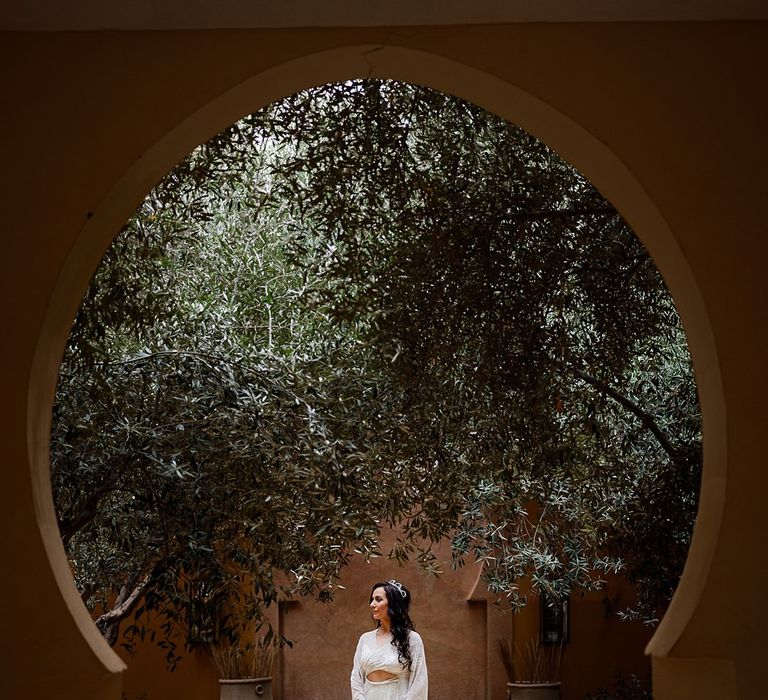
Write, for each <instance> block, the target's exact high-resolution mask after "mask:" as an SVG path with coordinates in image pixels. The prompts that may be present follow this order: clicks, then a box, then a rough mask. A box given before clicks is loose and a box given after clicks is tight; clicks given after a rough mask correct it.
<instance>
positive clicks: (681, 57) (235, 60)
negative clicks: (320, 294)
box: [0, 22, 768, 700]
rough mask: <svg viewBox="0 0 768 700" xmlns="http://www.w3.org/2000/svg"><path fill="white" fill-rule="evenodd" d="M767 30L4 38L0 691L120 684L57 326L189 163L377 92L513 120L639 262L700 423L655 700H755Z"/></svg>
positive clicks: (767, 480)
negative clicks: (694, 490)
mask: <svg viewBox="0 0 768 700" xmlns="http://www.w3.org/2000/svg"><path fill="white" fill-rule="evenodd" d="M767 59H768V27H766V25H765V24H764V23H760V22H744V23H719V22H712V23H702V24H687V23H658V24H589V25H585V24H564V25H560V24H528V25H489V26H466V27H464V26H443V27H421V28H419V27H400V28H393V29H391V30H390V29H387V28H369V29H360V28H345V29H296V30H254V31H235V30H233V31H207V32H205V31H204V32H162V31H159V32H123V33H120V32H116V33H110V32H92V33H67V32H61V33H18V34H6V35H3V36H2V37H0V66H2V69H0V70H1V73H0V75H1V78H0V79H1V80H2V86H1V87H2V95H3V104H4V108H5V109H4V110H3V117H2V119H3V122H2V130H0V141H1V142H2V148H1V150H0V152H2V154H3V188H2V212H3V236H2V253H1V254H0V284H1V285H2V288H1V289H0V320H1V321H2V328H3V330H4V332H5V338H6V340H5V342H4V343H3V344H2V345H1V346H0V366H1V367H2V387H1V388H2V397H3V400H2V403H0V426H2V431H3V448H4V454H3V467H2V469H0V519H2V522H1V526H0V533H2V535H0V536H1V537H2V550H3V555H4V557H3V560H4V572H3V576H2V577H0V594H1V595H0V598H1V599H2V601H3V623H4V634H3V635H2V638H1V639H2V641H0V659H2V663H3V669H4V673H3V674H1V675H0V696H2V697H4V698H9V699H15V698H26V697H57V698H62V699H64V700H66V699H68V698H73V699H74V698H77V700H88V699H90V698H108V699H111V700H117V698H118V697H119V694H120V671H121V669H122V663H121V662H120V660H119V659H118V658H117V657H116V656H115V655H114V654H113V653H112V652H111V651H110V650H109V649H108V648H106V647H105V645H104V644H103V642H102V641H101V639H100V638H99V635H98V634H97V633H96V631H95V629H94V628H93V625H92V624H91V622H90V620H89V619H88V616H87V615H86V613H85V611H84V609H83V608H82V605H81V603H80V602H79V599H78V597H77V594H76V591H74V588H73V586H72V583H71V580H70V578H69V572H68V567H67V564H66V560H65V557H64V554H63V551H62V548H61V545H60V542H59V540H58V535H57V532H56V525H55V519H54V516H53V509H52V506H51V500H50V485H49V480H48V464H47V453H48V450H47V443H48V427H49V420H50V406H51V400H52V395H53V390H54V386H55V380H56V370H57V367H58V361H59V358H60V355H61V351H62V348H63V346H64V343H65V340H66V335H67V331H68V327H69V323H70V322H71V319H72V317H73V315H74V313H75V310H76V308H77V305H78V303H79V299H80V297H81V295H82V293H83V291H84V289H85V287H86V285H87V283H88V279H89V276H90V274H91V273H92V271H93V269H94V268H95V266H96V264H97V261H98V259H99V257H100V255H101V254H102V252H103V251H104V249H105V247H106V245H107V244H108V242H109V240H110V238H111V237H112V236H113V235H114V233H115V232H116V231H117V230H118V228H119V227H120V225H121V224H122V223H123V222H124V221H125V219H126V218H127V216H128V215H129V213H130V212H131V210H132V209H134V208H135V207H136V205H137V204H138V203H139V201H140V200H141V197H142V196H143V195H144V194H145V193H146V192H147V191H148V190H149V189H150V187H151V186H152V185H153V184H154V183H155V182H156V181H157V180H158V179H159V178H160V177H161V176H162V175H163V174H164V172H166V171H167V170H168V169H169V168H170V167H171V166H172V164H173V163H174V162H175V161H177V160H178V159H179V158H181V157H182V156H183V155H184V154H185V153H186V152H188V151H189V150H190V149H191V148H192V147H194V146H195V145H196V144H198V143H200V142H202V141H204V140H205V139H206V138H208V137H210V136H211V135H212V134H214V133H215V132H217V131H219V130H220V129H221V128H223V127H225V126H226V125H227V124H228V123H231V122H232V121H233V120H234V119H236V118H238V117H240V116H242V115H243V114H245V113H246V112H248V111H252V110H255V109H257V108H259V107H260V106H262V105H263V104H265V103H266V102H268V101H270V100H274V99H277V98H279V97H281V96H283V95H285V94H287V93H290V92H293V91H295V90H297V89H300V88H302V87H305V86H308V85H313V84H318V83H322V82H327V81H331V80H340V79H344V78H352V77H360V76H368V75H370V76H376V77H393V78H399V79H404V80H411V81H414V82H421V83H424V84H427V85H430V86H432V87H436V88H438V89H443V90H446V91H449V92H454V93H457V94H460V95H462V96H463V97H466V98H468V99H472V100H474V101H476V102H477V103H478V104H480V105H481V106H483V107H486V108H488V109H491V110H493V111H496V112H497V113H499V114H501V115H502V116H505V117H507V118H510V119H512V120H513V121H517V122H518V123H520V124H521V125H522V126H524V127H525V128H527V129H529V130H530V131H532V132H533V133H534V134H536V135H538V136H540V137H541V138H543V139H544V140H545V141H546V142H547V143H549V145H551V146H552V147H554V148H555V149H556V150H558V151H560V153H561V154H562V155H564V156H565V157H566V158H567V159H569V160H570V161H571V162H573V163H574V164H575V165H576V166H577V167H578V168H580V169H581V170H582V171H583V172H584V173H585V174H586V175H587V176H588V177H589V178H590V179H591V180H592V181H593V182H594V183H595V184H596V185H597V186H598V187H599V188H600V189H601V190H602V191H603V193H604V194H605V195H606V196H607V197H608V198H609V199H610V200H611V201H612V202H613V203H614V204H615V205H616V206H617V207H618V208H619V210H620V211H621V212H622V213H623V214H624V215H625V217H626V218H627V220H628V221H629V223H630V225H632V226H633V228H634V229H635V230H636V232H637V233H638V235H639V236H640V238H641V239H642V240H643V241H644V243H646V245H647V246H648V248H649V250H650V251H651V253H652V254H653V256H654V258H655V259H656V261H657V263H658V265H659V267H660V269H661V271H662V273H663V274H664V276H665V278H666V279H667V281H668V283H669V285H670V288H671V290H672V293H673V296H674V297H675V299H676V301H677V303H678V305H679V308H680V310H681V313H682V316H683V319H684V322H685V325H686V331H687V333H688V337H689V342H690V346H691V349H692V351H693V356H694V363H695V369H696V375H697V382H698V386H699V391H700V395H701V403H702V409H703V417H704V438H705V466H704V477H703V484H702V498H701V508H700V513H699V518H698V521H697V530H696V534H695V537H694V544H693V546H692V550H691V556H690V557H689V563H688V566H687V568H686V572H685V574H684V576H683V580H682V582H681V585H680V588H679V589H678V593H677V594H676V597H675V600H674V601H673V605H672V607H671V609H670V612H669V613H668V615H667V616H666V618H665V620H664V621H663V623H662V625H661V627H660V629H659V630H658V631H657V633H656V635H655V637H654V639H653V641H652V643H651V645H650V647H649V650H650V651H651V653H652V654H653V664H654V672H655V676H654V683H655V693H656V697H657V698H660V700H665V699H667V698H689V697H690V698H693V697H696V698H700V699H704V700H706V699H707V698H718V699H719V700H722V699H730V698H754V697H760V696H761V695H762V694H763V693H764V687H763V686H764V668H765V643H764V630H765V628H766V627H767V626H768V610H766V606H763V605H761V604H760V601H762V600H764V599H765V597H766V593H768V558H766V557H765V556H762V554H763V552H764V537H765V532H766V531H768V509H766V508H765V503H764V501H765V494H766V493H768V488H767V487H768V470H766V469H765V455H764V447H763V434H764V425H765V424H766V418H768V415H767V414H768V406H767V404H766V401H765V399H764V397H765V396H766V394H768V377H766V373H765V371H764V355H765V346H766V340H767V337H766V336H768V332H767V331H766V329H767V327H768V324H767V323H766V321H767V320H768V319H767V318H766V314H767V313H768V312H767V308H768V305H766V303H765V259H766V253H767V252H768V250H766V248H768V236H766V235H765V234H766V231H765V213H764V190H765V163H766V162H768V159H767V158H766V156H767V155H768V143H767V141H768V135H767V134H766V129H765V113H766V93H765V90H764V89H763V86H764V77H765V72H766V66H767V64H768V60H767Z"/></svg>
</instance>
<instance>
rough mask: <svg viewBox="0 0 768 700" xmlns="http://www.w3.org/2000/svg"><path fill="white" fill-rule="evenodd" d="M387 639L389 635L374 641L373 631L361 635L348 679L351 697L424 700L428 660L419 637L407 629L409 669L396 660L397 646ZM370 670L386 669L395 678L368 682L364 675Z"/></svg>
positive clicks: (372, 699)
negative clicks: (379, 640) (350, 675)
mask: <svg viewBox="0 0 768 700" xmlns="http://www.w3.org/2000/svg"><path fill="white" fill-rule="evenodd" d="M390 642H391V637H390V638H389V639H388V640H387V641H385V642H383V643H377V641H376V630H371V631H370V632H366V633H365V634H363V635H361V636H360V641H359V642H358V643H357V650H356V651H355V661H354V665H353V667H352V677H351V679H350V682H351V685H352V700H427V660H426V658H425V657H424V643H423V642H422V641H421V637H420V636H419V635H418V633H416V632H414V631H410V632H408V644H409V646H410V651H411V668H410V671H409V670H408V668H407V667H406V668H403V666H402V664H401V663H400V662H399V661H398V660H397V647H395V646H393V645H392V644H391V643H390ZM373 671H386V672H387V673H391V674H392V675H393V676H395V677H394V678H390V679H389V680H386V681H369V680H368V678H367V676H368V675H369V674H370V673H372V672H373Z"/></svg>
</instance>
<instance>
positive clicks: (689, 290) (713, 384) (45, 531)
mask: <svg viewBox="0 0 768 700" xmlns="http://www.w3.org/2000/svg"><path fill="white" fill-rule="evenodd" d="M359 77H377V78H394V79H398V80H403V81H408V82H413V83H418V84H422V85H427V86H429V87H432V88H435V89H438V90H442V91H444V92H448V93H452V94H456V95H459V96H461V97H463V98H465V99H467V100H471V101H472V102H475V103H476V104H478V105H480V106H481V107H483V108H485V109H487V110H489V111H492V112H495V113H496V114H498V115H500V116H502V117H504V118H506V119H508V120H510V121H512V122H514V123H516V124H519V125H520V126H522V127H523V128H524V129H526V130H528V131H529V132H531V133H532V134H534V135H535V136H537V137H538V138H540V139H541V140H543V141H544V142H545V143H547V144H548V145H549V146H551V147H552V148H553V149H555V150H556V151H557V152H558V153H560V154H561V155H562V156H563V157H564V158H565V159H567V160H568V161H569V162H571V163H572V164H573V165H575V166H576V167H577V168H578V169H579V170H580V171H581V172H583V173H584V174H585V175H586V176H587V177H588V178H589V179H590V180H591V181H592V182H593V183H594V184H595V185H596V186H597V187H598V189H599V190H600V191H601V192H602V193H603V195H604V196H605V197H607V198H608V199H609V200H610V201H611V202H612V203H613V204H614V206H616V208H617V209H618V210H619V211H620V212H621V213H622V215H623V216H624V217H625V219H626V220H627V222H628V223H629V224H630V226H632V228H633V229H634V231H635V232H636V233H637V235H638V236H639V238H640V239H641V240H642V242H643V243H644V244H645V245H646V247H647V248H648V250H649V251H650V253H651V255H652V256H653V258H654V260H655V262H656V264H657V265H658V267H659V269H660V271H661V273H662V275H663V276H664V278H665V280H666V282H667V284H668V286H669V288H670V290H671V292H672V295H673V297H674V299H675V301H676V303H677V306H678V309H679V311H680V314H681V316H682V318H683V322H684V325H685V329H686V333H687V337H688V343H689V346H690V350H691V354H692V356H693V361H694V366H695V371H696V380H697V386H698V390H699V397H700V401H701V408H702V414H703V421H704V430H705V441H704V471H703V479H702V487H701V495H700V504H699V513H698V517H697V520H696V526H695V530H694V535H693V541H692V544H691V548H690V551H689V556H688V561H687V564H686V567H685V571H684V573H683V577H682V579H681V581H680V585H679V586H678V589H677V591H676V593H675V596H674V598H673V600H672V604H671V606H670V608H669V611H668V612H667V614H666V616H665V618H664V620H663V621H662V623H661V625H660V627H659V629H658V630H657V632H656V635H655V636H654V638H653V639H652V640H651V642H650V644H649V645H648V649H647V651H648V653H650V654H653V655H654V656H656V657H664V656H667V655H668V654H669V653H670V651H671V650H672V648H673V646H674V645H675V643H676V641H677V640H678V639H679V637H680V635H681V634H682V632H683V630H684V629H685V627H686V625H687V624H688V622H689V620H690V619H691V617H692V615H693V613H694V611H695V609H696V607H697V605H698V603H699V600H700V598H701V594H702V590H703V588H704V586H705V582H706V579H707V575H708V572H709V568H710V565H711V562H712V560H713V557H714V552H715V547H716V545H717V541H718V534H719V530H720V524H721V517H722V512H723V504H724V498H725V476H726V416H725V400H724V395H723V388H722V381H721V377H720V365H719V361H718V357H717V350H716V347H715V342H714V337H713V333H712V330H711V326H710V322H709V318H708V315H707V311H706V308H705V305H704V302H703V299H702V296H701V294H700V291H699V289H698V287H697V285H696V282H695V280H694V277H693V274H692V272H691V270H690V267H689V265H688V262H687V261H686V258H685V256H684V254H683V252H682V251H681V250H680V248H679V246H678V244H677V241H676V239H675V236H674V235H673V233H672V231H671V230H670V229H669V227H668V225H667V224H666V222H665V221H664V219H663V217H662V215H661V213H660V212H659V210H658V209H657V207H656V206H655V205H654V203H653V201H651V199H650V198H649V196H648V194H647V193H646V192H645V190H644V189H643V187H642V185H641V184H640V182H639V181H638V180H637V179H636V178H635V177H634V175H633V174H632V172H630V171H629V169H628V168H627V167H626V166H625V165H624V164H623V163H622V162H621V161H620V160H619V159H618V158H617V157H616V155H614V154H613V153H612V152H611V150H610V149H609V148H608V147H607V146H606V145H605V144H603V143H601V142H600V141H598V140H597V139H596V138H595V137H594V136H592V135H591V134H590V133H589V132H587V131H586V130H585V129H584V128H582V127H581V126H580V125H579V124H577V123H576V122H575V121H573V120H572V119H570V118H569V117H568V116H567V115H565V114H563V113H561V112H559V111H557V110H556V109H554V108H553V107H551V106H550V105H548V104H546V103H545V102H543V101H541V100H540V99H538V98H536V97H534V96H533V95H531V94H529V93H527V92H525V91H523V90H521V89H519V88H517V87H515V86H514V85H512V84H511V83H509V82H506V81H504V80H501V79H499V78H496V77H494V76H493V75H490V74H488V73H485V72H482V71H479V70H477V69H474V68H470V67H468V66H466V65H464V64H461V63H457V62H455V61H451V60H448V59H445V58H442V57H438V56H436V55H434V54H429V53H425V52H420V51H415V50H411V49H404V48H399V47H392V46H387V45H381V44H380V45H356V46H348V47H345V48H340V49H335V50H330V51H325V52H321V53H316V54H310V55H307V56H304V57H302V58H300V59H296V60H293V61H290V62H287V63H284V64H281V65H279V66H277V67H275V68H272V69H270V70H267V71H265V72H263V73H260V74H259V75H257V76H255V77H253V78H251V79H249V80H247V81H245V82H243V83H241V84H240V85H239V86H237V87H236V88H234V89H232V90H230V91H228V92H226V93H225V94H223V95H221V96H220V97H219V98H217V99H215V100H213V101H212V102H210V103H208V104H207V105H206V106H205V107H204V108H202V109H200V110H199V111H197V112H195V113H193V114H191V115H189V117H188V118H187V119H186V120H185V121H184V122H182V123H180V124H179V125H178V126H177V127H176V128H175V129H174V130H172V131H171V132H169V133H168V134H166V136H165V137H164V138H163V139H162V140H160V141H159V142H157V143H156V144H155V145H154V146H153V147H152V148H151V149H149V150H148V151H147V152H146V153H145V154H144V156H143V157H142V158H141V159H140V160H138V161H137V162H136V163H134V165H133V166H132V167H131V168H130V169H129V170H128V171H127V172H125V174H124V175H123V177H122V178H121V179H120V180H119V181H118V182H117V183H116V184H115V186H114V187H113V188H112V189H111V191H110V192H109V194H108V195H107V196H106V197H105V198H104V200H103V201H102V202H101V204H100V205H99V206H98V207H97V209H96V210H95V211H94V212H93V216H92V217H91V218H90V220H89V221H88V223H87V224H86V225H85V226H84V227H83V229H82V231H81V233H80V235H79V237H78V240H77V242H76V244H75V246H74V248H73V250H72V251H71V253H70V255H69V257H68V259H67V262H66V263H65V265H64V267H63V269H62V270H61V273H60V275H59V278H58V280H57V284H56V288H55V290H54V293H53V294H52V296H51V301H50V303H49V306H48V310H47V314H46V318H45V322H44V324H43V326H42V331H41V334H40V337H39V339H38V343H37V347H36V351H35V357H34V360H33V369H32V373H31V380H30V385H29V395H28V398H29V401H28V407H29V408H28V414H27V429H28V433H27V435H28V449H29V454H30V460H31V468H32V482H33V491H34V498H35V511H36V517H37V521H38V524H39V528H40V532H41V537H42V540H43V543H44V545H45V548H46V551H47V554H48V557H49V560H50V564H51V568H52V570H53V572H54V575H55V577H56V580H57V582H58V585H59V588H60V591H61V594H62V597H63V599H64V601H65V603H66V605H67V606H68V607H69V609H70V611H71V614H72V616H73V617H74V620H75V622H76V624H77V626H78V628H79V629H80V631H81V632H82V634H83V636H84V638H85V639H86V641H87V643H88V644H89V645H90V647H91V648H92V650H93V653H94V654H95V655H96V657H97V658H98V659H99V660H100V661H101V663H102V664H103V665H104V667H105V670H106V671H107V672H109V673H118V672H120V671H121V670H123V668H124V665H123V663H122V661H120V659H119V658H118V657H117V656H116V655H115V654H114V652H112V650H111V649H110V648H109V647H108V646H107V644H106V643H105V642H104V640H103V638H102V637H101V635H100V634H99V633H98V631H97V629H96V627H95V626H94V625H93V623H92V621H91V619H90V616H89V615H88V613H87V611H86V610H85V608H84V606H83V604H82V602H81V600H80V598H79V596H78V594H77V591H76V589H75V587H74V584H73V581H72V576H71V573H70V570H69V566H68V563H67V561H66V557H65V554H64V550H63V548H62V545H61V539H60V536H59V533H58V528H57V525H56V518H55V513H54V509H53V503H52V498H51V489H50V476H49V474H50V465H49V435H50V414H51V405H52V400H53V395H54V391H55V385H56V377H57V372H58V366H59V361H60V357H61V353H62V350H63V348H64V346H65V343H66V340H67V336H68V333H69V328H70V324H71V320H72V318H73V317H74V315H75V313H76V310H77V308H78V306H79V304H80V300H81V298H82V296H83V293H84V291H85V289H86V287H87V284H88V282H89V279H90V277H91V275H92V273H93V270H94V269H95V268H96V266H97V265H98V263H99V261H100V259H101V257H102V255H103V253H104V251H105V249H106V247H107V246H108V245H109V243H110V242H111V240H112V239H113V237H114V236H115V234H116V233H117V231H118V230H119V229H120V228H121V226H122V225H123V224H124V222H125V221H126V220H127V218H128V217H129V216H130V214H131V213H132V212H133V211H134V210H135V209H136V207H137V206H138V205H139V203H140V201H141V200H142V198H143V197H144V196H145V194H146V193H147V192H148V191H149V190H150V189H151V188H152V187H153V186H154V185H155V184H156V183H157V181H158V180H159V179H160V178H161V177H162V176H163V175H164V174H165V173H166V172H167V171H168V170H169V169H170V168H171V167H172V166H173V165H174V164H175V163H176V162H178V161H179V160H180V159H182V158H183V157H184V156H185V155H186V154H187V153H189V151H191V150H192V149H193V148H194V147H195V146H197V145H198V144H200V143H202V142H204V141H206V140H207V139H209V138H210V137H211V136H213V135H214V134H216V133H218V132H219V131H221V130H222V129H224V128H226V127H227V126H229V125H230V124H231V123H233V122H234V121H236V120H237V119H239V118H241V117H242V116H244V115H246V114H248V113H251V112H253V111H256V110H258V109H259V108H261V107H263V106H264V105H266V104H268V103H270V102H272V101H275V100H278V99H280V98H282V97H284V96H285V95H288V94H291V93H294V92H296V91H298V90H301V89H303V88H306V87H310V86H314V85H320V84H324V83H328V82H334V81H341V80H346V79H351V78H359Z"/></svg>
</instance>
